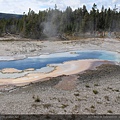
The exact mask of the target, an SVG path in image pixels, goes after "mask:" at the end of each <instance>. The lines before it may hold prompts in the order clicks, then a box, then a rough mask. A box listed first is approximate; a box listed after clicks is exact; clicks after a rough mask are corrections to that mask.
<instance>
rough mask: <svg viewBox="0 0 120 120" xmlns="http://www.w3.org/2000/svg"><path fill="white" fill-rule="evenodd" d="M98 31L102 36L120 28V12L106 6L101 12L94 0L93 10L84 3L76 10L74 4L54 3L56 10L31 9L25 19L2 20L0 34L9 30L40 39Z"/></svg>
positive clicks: (24, 15)
mask: <svg viewBox="0 0 120 120" xmlns="http://www.w3.org/2000/svg"><path fill="white" fill-rule="evenodd" d="M96 31H97V32H99V33H102V36H104V35H105V31H107V32H113V31H115V32H117V31H120V11H119V12H117V11H115V10H111V9H110V8H108V9H105V8H104V6H102V8H101V11H99V10H98V9H97V5H96V4H95V3H94V4H93V7H92V9H91V10H90V12H88V11H87V9H86V6H85V5H83V7H82V8H78V9H76V10H74V11H73V10H72V8H71V7H67V8H66V10H65V11H61V10H59V9H57V5H55V9H50V8H49V9H48V10H45V11H39V13H38V14H36V13H35V12H34V11H33V10H31V9H29V12H28V14H27V15H26V14H25V13H24V14H23V17H22V18H21V17H20V18H10V19H0V35H2V34H3V33H10V34H19V35H21V36H23V37H28V38H35V39H40V38H43V37H52V36H57V35H59V34H63V33H66V34H72V33H80V32H81V33H82V34H83V33H87V32H90V33H91V34H94V35H95V33H97V32H96ZM103 33H104V34H103Z"/></svg>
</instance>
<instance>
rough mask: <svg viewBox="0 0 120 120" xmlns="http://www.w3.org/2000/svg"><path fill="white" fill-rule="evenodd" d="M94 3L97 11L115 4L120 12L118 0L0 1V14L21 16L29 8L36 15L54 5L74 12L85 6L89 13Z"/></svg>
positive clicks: (119, 1)
mask: <svg viewBox="0 0 120 120" xmlns="http://www.w3.org/2000/svg"><path fill="white" fill-rule="evenodd" d="M94 3H95V4H97V8H98V9H101V7H102V5H104V6H105V8H108V7H110V8H111V9H113V8H114V7H115V4H116V7H117V8H118V10H120V0H0V12H2V13H13V14H23V12H25V13H26V14H27V13H28V11H29V8H31V9H32V10H33V11H35V12H36V13H38V11H39V10H46V9H48V8H54V6H55V4H56V5H57V8H58V9H60V10H65V9H66V7H67V6H70V7H71V8H72V9H73V10H75V9H77V8H78V7H82V6H83V5H86V7H87V9H88V11H89V10H90V9H91V8H92V6H93V4H94Z"/></svg>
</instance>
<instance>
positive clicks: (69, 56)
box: [0, 50, 120, 85]
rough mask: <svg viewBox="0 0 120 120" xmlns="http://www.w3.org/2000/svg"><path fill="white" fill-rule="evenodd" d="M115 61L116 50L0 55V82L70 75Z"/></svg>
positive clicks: (119, 57) (18, 82) (119, 58)
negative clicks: (36, 54) (19, 57)
mask: <svg viewBox="0 0 120 120" xmlns="http://www.w3.org/2000/svg"><path fill="white" fill-rule="evenodd" d="M111 63H112V64H119V63H120V54H119V53H117V52H110V51H100V50H86V51H70V52H63V53H54V54H46V55H40V56H34V57H28V58H21V59H19V60H18V59H17V60H16V59H14V57H13V58H12V59H11V57H7V59H6V57H5V58H4V57H1V58H0V70H1V71H0V85H6V84H7V85H8V84H15V85H23V84H28V83H30V82H35V81H42V80H44V78H50V77H57V76H60V75H70V74H76V73H80V72H83V71H85V70H87V69H93V68H95V67H97V66H99V65H101V64H111Z"/></svg>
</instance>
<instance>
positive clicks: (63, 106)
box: [61, 104, 69, 109]
mask: <svg viewBox="0 0 120 120" xmlns="http://www.w3.org/2000/svg"><path fill="white" fill-rule="evenodd" d="M67 106H69V105H67V104H62V106H61V108H63V109H64V108H66V107H67Z"/></svg>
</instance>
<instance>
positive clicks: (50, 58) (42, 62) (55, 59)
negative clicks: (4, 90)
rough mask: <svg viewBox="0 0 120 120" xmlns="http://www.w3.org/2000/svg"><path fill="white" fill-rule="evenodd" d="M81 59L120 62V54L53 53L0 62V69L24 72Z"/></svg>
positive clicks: (93, 52)
mask: <svg viewBox="0 0 120 120" xmlns="http://www.w3.org/2000/svg"><path fill="white" fill-rule="evenodd" d="M81 59H101V60H108V61H115V62H120V54H117V53H113V52H108V51H73V52H64V53H55V54H49V55H41V56H37V57H29V58H26V59H22V60H14V61H0V69H4V68H16V69H19V70H24V69H28V68H34V69H40V68H42V67H46V66H47V64H56V63H63V62H65V61H71V60H81Z"/></svg>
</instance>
